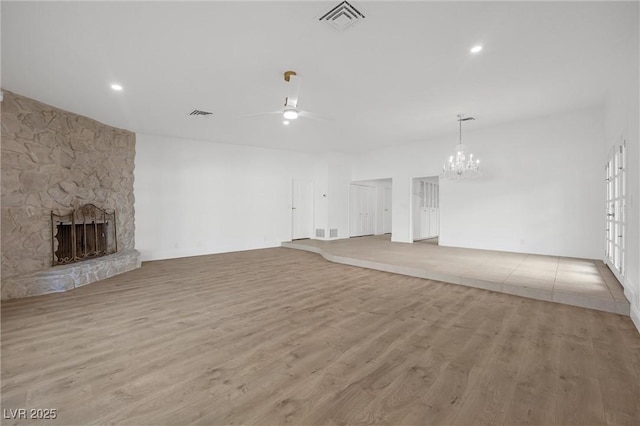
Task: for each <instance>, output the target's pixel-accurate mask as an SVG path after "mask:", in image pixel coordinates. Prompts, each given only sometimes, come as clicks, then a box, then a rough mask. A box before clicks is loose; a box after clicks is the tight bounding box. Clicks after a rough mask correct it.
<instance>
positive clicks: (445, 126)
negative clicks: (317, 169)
mask: <svg viewBox="0 0 640 426" xmlns="http://www.w3.org/2000/svg"><path fill="white" fill-rule="evenodd" d="M338 3H339V1H338V0H336V1H332V2H309V1H305V2H264V1H263V2H195V3H184V2H135V3H134V2H44V3H35V2H11V1H2V3H1V8H2V9H1V14H2V87H3V88H4V89H7V90H11V91H14V92H17V93H20V94H22V95H25V96H29V97H32V98H35V99H38V100H40V101H43V102H46V103H49V104H52V105H54V106H57V107H60V108H63V109H66V110H69V111H73V112H76V113H79V114H83V115H86V116H89V117H91V118H94V119H96V120H99V121H101V122H104V123H106V124H109V125H113V126H117V127H121V128H126V129H129V130H132V131H135V132H138V133H149V134H159V135H170V136H179V137H184V138H192V139H202V140H210V141H216V142H224V143H234V144H244V145H255V146H263V147H272V148H286V149H295V150H302V151H309V152H321V151H346V152H361V151H368V150H371V149H376V148H381V147H386V146H391V145H394V144H401V143H407V142H412V141H416V140H428V139H430V138H433V137H435V136H440V135H443V134H449V133H450V134H451V135H452V138H455V137H456V132H457V122H456V114H457V113H459V112H463V113H467V114H470V115H474V116H475V117H476V118H477V119H478V121H476V122H474V127H476V128H478V127H480V126H491V125H494V124H497V123H501V122H505V121H511V120H517V119H521V118H524V117H526V116H532V115H533V116H540V115H547V114H554V113H558V112H562V111H566V110H571V109H576V108H582V107H587V106H591V105H595V104H598V103H600V102H602V101H603V97H604V94H605V91H606V89H607V86H608V84H609V79H608V77H607V76H608V73H609V72H610V70H611V68H612V67H613V66H615V64H612V58H614V54H615V53H616V50H617V49H619V48H620V46H621V45H622V44H624V42H625V40H627V39H629V38H630V37H638V4H637V3H636V2H620V3H618V2H597V3H596V2H585V3H582V2H541V3H540V2H538V3H534V2H527V3H525V2H399V1H394V2H368V1H356V0H354V1H353V2H351V3H352V4H353V5H354V6H355V7H356V8H358V9H360V10H361V11H362V12H363V13H364V14H365V16H366V18H365V19H364V20H362V21H361V22H358V23H356V24H355V25H353V26H352V27H350V28H349V29H348V30H346V31H343V32H340V31H337V30H335V29H334V28H332V27H330V26H329V25H327V24H325V23H321V22H319V21H318V20H317V18H318V17H319V16H321V15H322V14H323V13H324V12H326V11H328V10H329V9H331V8H332V7H333V6H334V5H336V4H338ZM478 43H480V44H482V45H483V46H484V50H483V51H482V52H481V53H479V54H477V55H472V54H471V53H470V52H469V49H470V48H471V47H472V46H474V45H475V44H478ZM290 69H291V70H295V71H297V72H298V75H299V76H300V77H302V78H303V83H302V90H301V93H300V102H299V106H300V107H301V108H303V109H306V110H310V111H313V112H316V113H318V114H322V115H325V116H329V117H333V118H334V120H333V121H317V120H311V119H302V118H301V119H298V120H296V121H295V122H293V123H292V124H291V125H290V126H283V124H282V119H281V117H280V116H279V115H266V116H257V117H249V118H241V116H243V115H246V114H253V113H258V112H265V111H273V110H276V109H278V108H280V107H281V106H282V104H283V102H284V97H285V94H286V91H287V86H286V83H285V82H284V80H283V78H282V73H283V72H284V71H286V70H290ZM114 82H118V83H120V84H122V85H123V86H124V90H123V91H122V92H114V91H112V90H111V89H110V87H109V86H110V84H111V83H114ZM193 109H201V110H206V111H211V112H213V116H211V117H206V118H205V117H191V116H189V115H188V113H189V112H191V111H192V110H193ZM475 123H477V124H475Z"/></svg>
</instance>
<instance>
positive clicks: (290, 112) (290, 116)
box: [283, 107, 298, 120]
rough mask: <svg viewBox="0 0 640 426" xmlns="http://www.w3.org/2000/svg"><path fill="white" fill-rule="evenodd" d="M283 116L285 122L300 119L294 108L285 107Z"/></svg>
mask: <svg viewBox="0 0 640 426" xmlns="http://www.w3.org/2000/svg"><path fill="white" fill-rule="evenodd" d="M283 115H284V119H285V120H295V119H296V118H298V111H296V109H295V108H292V107H285V108H284V114H283Z"/></svg>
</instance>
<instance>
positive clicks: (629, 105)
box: [602, 5, 640, 330]
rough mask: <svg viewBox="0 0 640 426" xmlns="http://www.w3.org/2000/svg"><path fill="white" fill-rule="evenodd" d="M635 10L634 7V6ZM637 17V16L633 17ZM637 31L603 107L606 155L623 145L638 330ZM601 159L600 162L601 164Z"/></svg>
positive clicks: (628, 275) (629, 291) (626, 282)
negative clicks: (612, 148) (612, 149)
mask: <svg viewBox="0 0 640 426" xmlns="http://www.w3.org/2000/svg"><path fill="white" fill-rule="evenodd" d="M636 8H638V5H636ZM636 15H637V13H636ZM638 37H639V34H638V28H637V24H636V30H635V35H634V36H632V37H631V38H630V39H629V40H628V43H627V44H626V46H625V47H626V48H625V49H622V52H623V53H622V54H621V55H619V56H618V57H617V58H615V60H614V61H612V63H611V68H612V72H613V78H612V79H611V88H610V90H609V93H608V96H607V102H606V104H605V129H606V130H605V135H606V136H605V140H606V150H605V151H606V152H608V151H609V149H610V148H611V146H613V145H614V144H616V145H619V144H620V141H621V140H623V139H626V141H627V203H626V209H627V211H626V214H627V233H626V241H625V244H626V256H625V257H626V266H627V270H626V272H625V275H624V277H623V280H622V284H623V286H624V290H625V296H626V297H627V299H629V301H630V302H631V318H632V320H633V322H634V323H635V325H636V327H637V328H638V330H640V172H639V168H640V143H639V140H640V130H639V128H640V107H639V105H638V104H639V101H638V99H639V98H640V87H639V84H638V75H640V69H639V65H638V60H639V58H638V56H639V54H638V51H639V49H640V46H639V42H638ZM604 161H605V158H603V160H602V162H603V163H604Z"/></svg>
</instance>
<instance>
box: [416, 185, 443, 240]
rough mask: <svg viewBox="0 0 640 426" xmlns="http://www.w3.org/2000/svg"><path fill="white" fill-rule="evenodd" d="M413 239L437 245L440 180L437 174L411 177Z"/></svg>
mask: <svg viewBox="0 0 640 426" xmlns="http://www.w3.org/2000/svg"><path fill="white" fill-rule="evenodd" d="M412 192H413V197H412V216H413V217H412V219H413V220H412V225H413V241H414V242H422V243H426V244H434V245H438V238H439V236H440V181H439V178H438V177H437V176H430V177H421V178H415V179H413V190H412Z"/></svg>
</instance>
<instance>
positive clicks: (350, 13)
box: [318, 1, 364, 31]
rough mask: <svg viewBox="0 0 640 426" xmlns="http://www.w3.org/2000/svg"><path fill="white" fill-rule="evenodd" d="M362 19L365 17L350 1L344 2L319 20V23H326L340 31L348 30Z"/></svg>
mask: <svg viewBox="0 0 640 426" xmlns="http://www.w3.org/2000/svg"><path fill="white" fill-rule="evenodd" d="M362 19H364V15H363V14H362V13H361V12H360V11H359V10H358V9H356V8H355V7H353V6H352V5H351V4H350V3H349V2H348V1H343V2H342V3H340V4H338V5H337V6H335V7H334V8H333V9H331V10H330V11H328V12H326V13H325V14H324V15H322V16H321V17H320V18H318V20H319V21H322V22H326V23H327V24H329V25H331V26H332V27H333V28H335V29H337V30H340V31H343V30H346V29H347V28H349V27H350V26H352V25H353V24H355V23H356V22H358V21H360V20H362Z"/></svg>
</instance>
